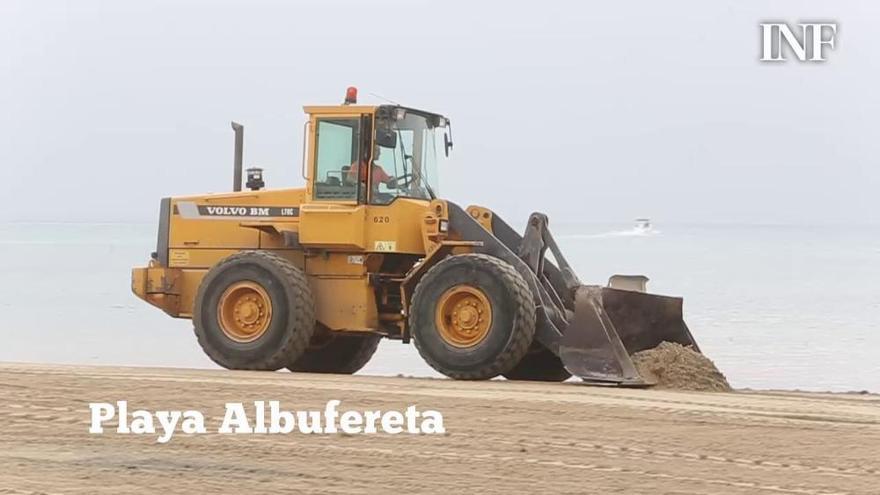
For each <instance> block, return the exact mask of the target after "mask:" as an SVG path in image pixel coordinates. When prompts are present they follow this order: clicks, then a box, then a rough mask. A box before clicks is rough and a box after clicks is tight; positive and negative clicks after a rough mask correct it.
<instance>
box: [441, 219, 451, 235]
mask: <svg viewBox="0 0 880 495" xmlns="http://www.w3.org/2000/svg"><path fill="white" fill-rule="evenodd" d="M440 232H443V233H444V234H445V233H447V232H449V220H440Z"/></svg>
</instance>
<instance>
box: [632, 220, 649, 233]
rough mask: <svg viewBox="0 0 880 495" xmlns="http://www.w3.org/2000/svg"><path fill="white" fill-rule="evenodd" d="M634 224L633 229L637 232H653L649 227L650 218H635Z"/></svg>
mask: <svg viewBox="0 0 880 495" xmlns="http://www.w3.org/2000/svg"><path fill="white" fill-rule="evenodd" d="M635 222H636V225H635V227H634V229H635V230H636V231H637V232H651V231H652V230H654V227H652V226H651V219H650V218H636V220H635Z"/></svg>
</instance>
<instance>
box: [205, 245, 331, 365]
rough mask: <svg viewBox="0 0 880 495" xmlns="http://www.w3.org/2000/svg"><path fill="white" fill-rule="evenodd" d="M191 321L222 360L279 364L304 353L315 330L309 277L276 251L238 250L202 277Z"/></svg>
mask: <svg viewBox="0 0 880 495" xmlns="http://www.w3.org/2000/svg"><path fill="white" fill-rule="evenodd" d="M193 326H194V327H195V334H196V337H197V338H198V341H199V345H201V346H202V349H203V350H204V351H205V353H206V354H207V355H208V357H210V358H211V360H212V361H214V362H215V363H217V364H219V365H220V366H223V367H224V368H229V369H238V370H271V371H274V370H278V369H280V368H283V367H285V366H287V365H288V364H290V363H292V362H294V361H295V360H296V359H297V358H299V357H300V355H302V353H303V351H305V349H306V347H307V346H308V344H309V339H310V338H311V337H312V334H313V333H314V330H315V314H314V303H313V300H312V294H311V290H310V288H309V284H308V280H307V279H306V276H305V274H304V273H303V272H302V270H300V269H299V268H297V267H296V266H295V265H293V263H291V262H290V261H288V260H286V259H285V258H282V257H281V256H278V255H277V254H274V253H270V252H267V251H243V252H240V253H237V254H234V255H232V256H229V257H228V258H226V259H224V260H223V261H221V262H220V263H218V264H217V265H215V266H214V267H213V268H211V270H210V271H208V274H207V275H205V278H204V279H202V283H201V284H200V285H199V291H198V293H197V295H196V300H195V305H194V309H193Z"/></svg>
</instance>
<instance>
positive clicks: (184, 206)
mask: <svg viewBox="0 0 880 495" xmlns="http://www.w3.org/2000/svg"><path fill="white" fill-rule="evenodd" d="M356 98H357V96H356V90H355V89H354V88H349V91H348V92H347V94H346V100H345V103H344V104H342V105H333V106H307V107H305V112H306V114H307V115H308V120H307V122H306V123H305V125H304V129H303V140H304V143H303V150H304V154H303V160H302V174H303V177H304V178H305V180H306V186H305V187H304V188H296V189H275V190H271V189H264V186H265V184H264V177H263V174H262V170H260V169H257V168H249V169H247V171H246V172H247V183H246V186H247V189H246V190H241V189H242V188H241V182H242V148H243V132H244V131H243V128H242V126H240V125H238V124H236V123H233V130H234V131H235V157H234V163H235V173H234V180H233V192H231V193H219V194H206V195H197V196H183V197H173V198H165V199H162V200H161V203H160V209H159V211H160V213H159V214H160V217H159V234H158V245H157V249H156V251H155V252H154V253H153V254H152V258H151V259H150V261H149V263H148V265H147V266H146V267H141V268H134V269H133V270H132V290H133V291H134V293H135V294H136V295H137V296H138V297H140V298H141V299H143V300H145V301H147V302H148V303H150V304H152V305H154V306H156V307H158V308H160V309H162V310H163V311H165V312H166V313H168V314H169V315H171V316H173V317H177V318H190V319H192V321H193V326H194V328H195V334H196V337H197V339H198V342H199V344H200V345H201V346H202V348H203V349H204V351H205V352H206V353H207V355H208V356H209V357H210V358H211V359H212V360H214V361H215V362H216V363H217V364H219V365H221V366H223V367H226V368H231V369H252V370H278V369H281V368H285V367H286V368H288V369H290V370H292V371H303V372H320V373H354V372H356V371H357V370H359V369H360V368H361V367H363V366H364V365H365V364H366V363H367V362H368V361H369V359H370V357H371V356H372V355H373V353H374V352H375V350H376V347H377V345H378V343H379V340H380V339H381V338H383V337H385V338H390V339H395V340H399V341H401V342H403V343H409V342H410V341H413V342H414V344H415V346H416V348H417V349H418V352H419V353H420V354H421V356H422V357H423V358H424V359H425V361H426V362H427V363H428V364H430V365H431V366H432V367H433V368H434V369H436V370H437V371H439V372H440V373H442V374H444V375H446V376H449V377H452V378H456V379H465V380H481V379H488V378H493V377H496V376H499V375H503V376H505V377H507V378H508V379H515V380H544V381H562V380H565V379H567V378H569V377H570V376H571V375H575V376H577V377H580V378H582V379H584V380H586V381H590V382H604V383H616V384H621V385H633V386H638V385H645V384H646V383H645V381H644V380H643V378H642V377H641V376H639V374H638V372H637V370H636V369H635V367H634V366H633V363H632V361H631V360H630V355H631V354H632V353H634V352H637V351H641V350H645V349H650V348H653V347H655V346H656V345H658V344H659V343H660V342H662V341H671V342H677V343H680V344H682V345H690V346H693V347H694V348H695V349H697V350H698V348H697V346H696V343H695V342H694V340H693V338H692V337H691V334H690V332H689V330H688V328H687V326H686V325H685V323H684V321H683V320H682V301H681V299H679V298H672V297H664V296H657V295H650V294H647V293H645V292H644V285H645V284H644V282H645V280H646V279H645V278H644V277H637V276H636V277H625V276H615V277H612V279H611V283H610V286H608V287H600V286H588V285H582V284H581V282H580V281H579V280H578V278H577V276H576V275H575V274H574V271H573V270H572V268H571V266H570V265H569V264H568V262H566V260H565V257H564V256H563V255H562V253H561V252H560V250H559V248H558V246H557V245H556V243H555V241H554V239H553V237H552V235H551V234H550V231H549V229H548V221H547V217H546V216H544V215H543V214H540V213H535V214H533V215H532V216H531V217H530V218H529V220H528V222H527V224H526V227H525V230H524V232H523V234H519V233H518V232H516V231H515V230H514V229H513V228H511V227H510V226H509V225H508V224H507V223H505V222H504V221H503V220H502V219H501V218H500V217H499V216H498V215H495V214H494V213H493V212H492V211H491V210H489V209H487V208H483V207H479V206H470V207H468V208H462V207H460V206H458V205H457V204H455V203H453V202H451V201H449V200H445V199H441V198H440V197H438V193H439V187H438V173H439V172H440V170H441V169H442V166H441V161H443V160H444V159H445V158H446V157H447V156H448V154H449V151H450V149H451V148H452V134H451V124H450V121H449V119H447V118H446V117H444V116H442V115H439V114H436V113H431V112H426V111H422V110H417V109H414V108H407V107H403V106H399V105H396V104H394V105H378V106H367V105H358V104H357V102H356ZM548 250H549V251H550V252H551V253H552V258H553V259H552V260H551V259H549V258H548V257H546V256H545V253H546V252H547V251H548Z"/></svg>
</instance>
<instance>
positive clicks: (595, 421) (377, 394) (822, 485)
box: [0, 364, 880, 495]
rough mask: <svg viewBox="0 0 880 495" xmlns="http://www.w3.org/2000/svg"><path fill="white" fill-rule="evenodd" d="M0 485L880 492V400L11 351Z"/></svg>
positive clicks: (21, 489)
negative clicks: (309, 415) (267, 407)
mask: <svg viewBox="0 0 880 495" xmlns="http://www.w3.org/2000/svg"><path fill="white" fill-rule="evenodd" d="M331 399H338V400H341V401H342V407H343V408H348V409H354V410H366V409H384V410H388V409H397V410H404V409H405V408H406V407H407V406H408V405H416V406H417V407H419V408H420V409H435V410H438V411H440V412H441V413H442V414H443V416H444V421H445V427H446V430H447V432H446V434H443V435H409V434H400V435H388V434H382V433H379V434H375V435H346V434H334V435H303V434H300V433H298V432H294V433H291V434H287V435H256V434H255V435H221V434H217V433H215V432H212V431H211V428H212V426H210V425H216V424H218V423H219V421H220V420H221V418H222V416H223V413H224V404H225V403H226V402H229V401H234V402H248V401H254V400H279V401H282V402H283V403H284V405H285V407H289V408H294V409H318V410H320V409H323V407H324V405H325V403H326V402H327V401H328V400H331ZM117 400H127V401H128V403H129V407H130V408H131V409H134V408H140V409H147V410H151V411H155V410H162V409H195V410H199V411H202V412H203V413H204V414H205V417H206V419H207V423H208V424H209V427H208V428H209V432H208V433H207V434H198V435H186V434H183V433H180V432H178V433H176V434H175V435H174V437H173V439H172V440H171V441H170V442H168V443H166V444H160V443H157V442H156V435H141V436H138V435H120V434H117V433H116V432H115V423H112V424H107V425H106V426H107V430H106V432H105V433H104V434H102V435H97V434H89V433H88V428H89V420H90V416H89V407H88V403H89V402H115V401H117ZM0 422H2V425H3V427H2V430H0V465H2V466H4V469H3V470H2V472H0V493H3V494H11V493H14V494H37V493H83V494H86V493H88V494H92V493H113V494H118V493H165V494H171V493H241V492H245V491H247V492H251V493H389V492H411V493H441V492H445V493H459V492H462V491H465V492H473V493H476V492H480V493H517V492H522V491H527V490H528V491H539V492H555V493H629V494H633V493H646V494H648V493H650V494H660V493H675V494H684V493H693V494H705V493H725V494H726V493H730V494H755V493H790V494H804V495H820V494H876V493H878V490H880V397H878V396H876V395H860V394H821V393H796V392H760V393H758V392H736V393H695V392H691V393H685V392H671V391H660V390H633V389H614V388H601V387H589V386H584V385H582V384H579V383H564V384H531V383H514V382H507V381H497V380H496V381H490V382H476V383H472V382H456V381H450V380H441V379H415V378H384V377H369V376H333V375H312V374H293V373H286V372H285V373H282V372H278V373H259V372H232V371H223V370H187V369H170V368H122V367H97V366H60V365H36V364H35V365H31V364H0Z"/></svg>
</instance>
